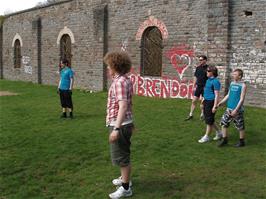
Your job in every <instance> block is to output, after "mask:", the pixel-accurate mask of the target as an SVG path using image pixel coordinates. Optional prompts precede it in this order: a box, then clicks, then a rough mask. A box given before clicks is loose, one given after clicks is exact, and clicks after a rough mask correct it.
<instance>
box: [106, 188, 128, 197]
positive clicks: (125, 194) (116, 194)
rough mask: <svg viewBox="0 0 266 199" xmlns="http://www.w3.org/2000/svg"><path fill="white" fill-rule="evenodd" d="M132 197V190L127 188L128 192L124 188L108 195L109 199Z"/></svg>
mask: <svg viewBox="0 0 266 199" xmlns="http://www.w3.org/2000/svg"><path fill="white" fill-rule="evenodd" d="M130 196H132V190H131V188H130V187H129V188H128V190H125V189H124V187H122V186H121V187H119V188H118V189H117V190H116V191H115V192H113V193H110V194H109V197H110V198H112V199H119V198H122V197H130Z"/></svg>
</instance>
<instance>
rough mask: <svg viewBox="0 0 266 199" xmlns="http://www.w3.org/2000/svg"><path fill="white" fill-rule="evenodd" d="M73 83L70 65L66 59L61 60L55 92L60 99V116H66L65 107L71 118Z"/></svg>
mask: <svg viewBox="0 0 266 199" xmlns="http://www.w3.org/2000/svg"><path fill="white" fill-rule="evenodd" d="M73 83H74V73H73V71H72V69H71V67H70V64H69V61H68V60H66V59H65V60H63V62H62V69H61V71H60V81H59V84H58V89H57V92H58V94H59V95H60V101H61V106H62V111H63V113H62V116H61V118H66V117H67V109H68V111H69V116H70V118H73V103H72V89H73Z"/></svg>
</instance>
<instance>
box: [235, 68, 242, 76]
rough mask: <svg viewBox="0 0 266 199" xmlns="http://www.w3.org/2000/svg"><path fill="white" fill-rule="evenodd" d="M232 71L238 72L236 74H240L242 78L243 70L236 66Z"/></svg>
mask: <svg viewBox="0 0 266 199" xmlns="http://www.w3.org/2000/svg"><path fill="white" fill-rule="evenodd" d="M234 72H238V75H240V77H241V79H242V77H243V75H244V72H243V70H241V69H239V68H237V69H235V70H234Z"/></svg>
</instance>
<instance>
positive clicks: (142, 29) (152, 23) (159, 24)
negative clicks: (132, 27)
mask: <svg viewBox="0 0 266 199" xmlns="http://www.w3.org/2000/svg"><path fill="white" fill-rule="evenodd" d="M153 26H154V27H157V28H158V29H159V30H160V32H161V34H162V38H163V39H167V38H168V30H167V28H166V26H165V24H164V23H163V22H162V21H161V20H159V19H156V18H155V17H154V16H150V17H149V19H147V20H145V21H144V22H143V23H142V24H141V25H140V26H139V29H138V31H137V34H136V40H138V41H140V40H141V38H142V35H143V33H144V32H145V30H146V29H147V28H149V27H153Z"/></svg>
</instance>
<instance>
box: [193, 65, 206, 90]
mask: <svg viewBox="0 0 266 199" xmlns="http://www.w3.org/2000/svg"><path fill="white" fill-rule="evenodd" d="M207 68H208V65H200V66H198V67H197V68H196V71H195V73H194V76H195V77H196V78H197V81H196V84H197V85H198V86H205V83H206V81H207V79H208V77H207Z"/></svg>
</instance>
